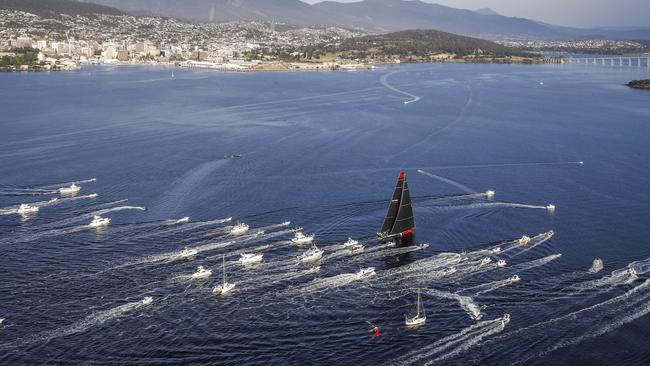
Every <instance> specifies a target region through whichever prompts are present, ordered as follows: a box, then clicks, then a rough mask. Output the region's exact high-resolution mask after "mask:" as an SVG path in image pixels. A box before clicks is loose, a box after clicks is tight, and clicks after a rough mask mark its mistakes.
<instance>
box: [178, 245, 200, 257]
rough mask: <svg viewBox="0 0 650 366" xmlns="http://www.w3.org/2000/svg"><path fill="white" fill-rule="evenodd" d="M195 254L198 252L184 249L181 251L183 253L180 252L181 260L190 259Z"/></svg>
mask: <svg viewBox="0 0 650 366" xmlns="http://www.w3.org/2000/svg"><path fill="white" fill-rule="evenodd" d="M197 254H199V251H198V250H196V249H191V248H188V247H185V249H183V251H182V252H181V258H183V259H191V258H194V257H196V255H197Z"/></svg>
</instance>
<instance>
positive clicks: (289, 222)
mask: <svg viewBox="0 0 650 366" xmlns="http://www.w3.org/2000/svg"><path fill="white" fill-rule="evenodd" d="M281 225H282V226H289V225H291V221H289V220H284V221H282V224H281Z"/></svg>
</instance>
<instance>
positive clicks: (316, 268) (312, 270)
mask: <svg viewBox="0 0 650 366" xmlns="http://www.w3.org/2000/svg"><path fill="white" fill-rule="evenodd" d="M318 272H320V266H316V267H312V268H310V269H308V270H307V273H318Z"/></svg>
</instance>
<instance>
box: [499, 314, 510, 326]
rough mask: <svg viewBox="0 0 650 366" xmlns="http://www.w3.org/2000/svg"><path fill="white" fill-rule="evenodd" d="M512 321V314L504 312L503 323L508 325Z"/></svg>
mask: <svg viewBox="0 0 650 366" xmlns="http://www.w3.org/2000/svg"><path fill="white" fill-rule="evenodd" d="M508 323H510V314H504V315H503V317H502V318H501V324H503V325H506V324H508Z"/></svg>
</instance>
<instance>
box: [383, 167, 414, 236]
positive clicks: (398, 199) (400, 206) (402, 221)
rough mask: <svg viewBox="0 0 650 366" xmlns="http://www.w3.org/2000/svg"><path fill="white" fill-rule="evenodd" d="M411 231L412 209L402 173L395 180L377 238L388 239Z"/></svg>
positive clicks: (407, 187) (404, 175)
mask: <svg viewBox="0 0 650 366" xmlns="http://www.w3.org/2000/svg"><path fill="white" fill-rule="evenodd" d="M413 229H415V219H414V218H413V207H411V194H410V192H409V186H408V183H406V174H404V172H402V173H400V174H399V177H398V178H397V185H396V186H395V191H394V192H393V197H392V198H391V200H390V204H389V205H388V212H387V213H386V218H385V219H384V224H383V225H382V227H381V231H380V232H379V236H380V237H381V238H390V237H395V236H403V235H408V234H411V233H412V232H413Z"/></svg>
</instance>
